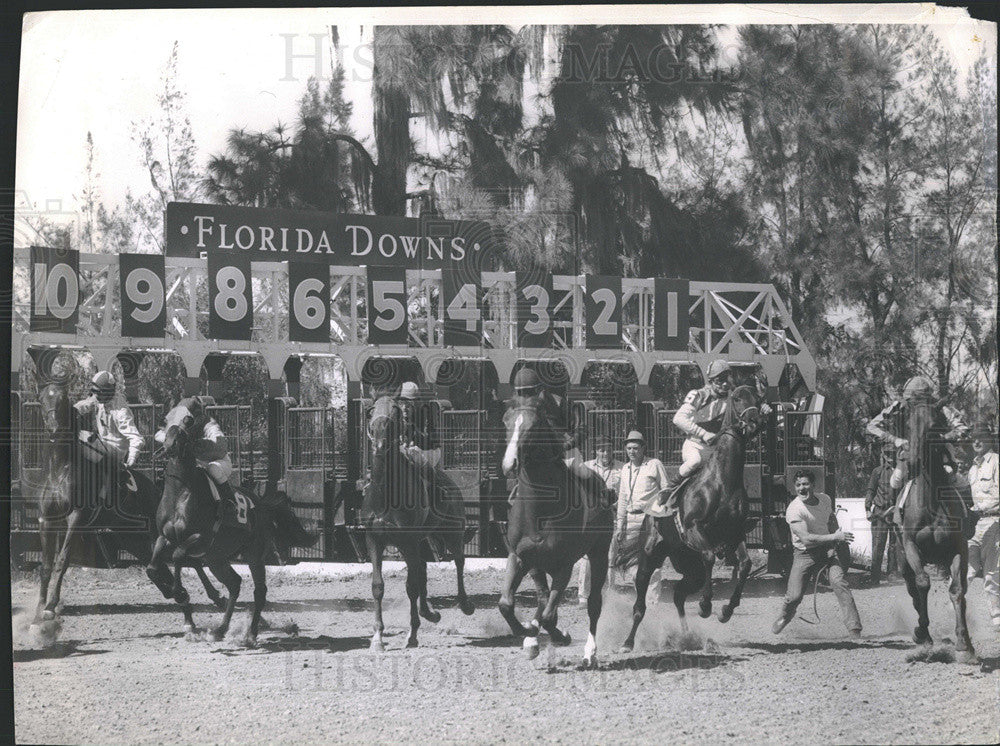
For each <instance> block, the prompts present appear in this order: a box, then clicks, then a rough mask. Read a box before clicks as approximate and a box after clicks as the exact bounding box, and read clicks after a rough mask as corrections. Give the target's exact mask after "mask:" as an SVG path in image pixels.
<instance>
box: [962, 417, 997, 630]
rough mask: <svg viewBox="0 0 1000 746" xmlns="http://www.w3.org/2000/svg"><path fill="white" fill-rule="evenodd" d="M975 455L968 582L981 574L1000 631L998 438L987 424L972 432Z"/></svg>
mask: <svg viewBox="0 0 1000 746" xmlns="http://www.w3.org/2000/svg"><path fill="white" fill-rule="evenodd" d="M971 437H972V450H973V451H974V452H975V454H976V456H975V458H974V459H973V461H972V467H971V468H970V469H969V486H970V487H971V489H972V502H973V506H974V507H973V509H974V511H975V513H976V515H977V516H978V518H979V521H978V522H977V523H976V533H975V535H974V536H973V537H972V538H971V539H970V540H969V580H972V579H974V578H975V577H976V576H977V575H979V574H982V576H983V585H984V587H985V590H986V602H987V603H988V604H989V610H990V617H991V618H992V619H993V626H995V627H998V628H1000V566H998V563H1000V545H998V542H1000V523H998V516H1000V481H998V474H997V471H998V469H997V464H998V458H997V451H996V435H995V434H994V433H993V432H992V429H991V428H990V426H989V425H988V424H987V423H985V422H977V423H976V426H975V427H974V428H973V429H972V436H971Z"/></svg>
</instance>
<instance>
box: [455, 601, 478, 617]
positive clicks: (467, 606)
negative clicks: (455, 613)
mask: <svg viewBox="0 0 1000 746" xmlns="http://www.w3.org/2000/svg"><path fill="white" fill-rule="evenodd" d="M458 608H460V609H461V610H462V613H463V614H465V615H466V616H472V614H473V612H474V611H475V610H476V605H475V604H474V603H472V601H463V602H462V603H460V604H459V605H458Z"/></svg>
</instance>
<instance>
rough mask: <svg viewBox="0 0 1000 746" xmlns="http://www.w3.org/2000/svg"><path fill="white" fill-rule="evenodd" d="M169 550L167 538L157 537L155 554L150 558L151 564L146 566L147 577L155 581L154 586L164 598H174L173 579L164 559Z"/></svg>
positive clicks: (154, 548)
mask: <svg viewBox="0 0 1000 746" xmlns="http://www.w3.org/2000/svg"><path fill="white" fill-rule="evenodd" d="M168 549H169V545H168V544H167V539H166V537H164V536H159V537H157V539H156V544H155V545H154V546H153V554H152V556H151V557H150V558H149V564H148V565H146V575H147V576H148V577H149V579H150V580H151V581H153V585H155V586H156V587H157V588H159V589H160V593H162V594H163V597H164V598H173V587H172V586H173V578H171V576H170V570H169V569H168V568H167V565H166V559H165V557H164V555H165V554H166V553H167V550H168Z"/></svg>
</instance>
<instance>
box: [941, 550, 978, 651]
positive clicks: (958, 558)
mask: <svg viewBox="0 0 1000 746" xmlns="http://www.w3.org/2000/svg"><path fill="white" fill-rule="evenodd" d="M968 571H969V557H968V555H967V554H966V553H965V552H962V551H959V552H958V553H957V554H956V555H955V556H954V557H952V560H951V585H950V586H949V588H948V591H949V592H950V594H951V603H952V605H953V606H954V607H955V652H957V653H958V659H959V660H960V661H961V662H962V663H978V659H977V657H976V649H975V648H974V647H973V646H972V638H970V637H969V627H968V625H966V623H965V592H966V591H967V590H968V587H969V579H968V577H967V576H966V573H967V572H968Z"/></svg>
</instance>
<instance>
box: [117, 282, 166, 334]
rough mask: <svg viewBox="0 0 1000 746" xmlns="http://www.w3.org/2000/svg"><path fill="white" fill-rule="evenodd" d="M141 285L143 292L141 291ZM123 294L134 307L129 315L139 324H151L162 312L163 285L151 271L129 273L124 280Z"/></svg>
mask: <svg viewBox="0 0 1000 746" xmlns="http://www.w3.org/2000/svg"><path fill="white" fill-rule="evenodd" d="M143 283H145V290H143V289H142V284H143ZM125 294H126V295H128V299H129V300H130V301H132V303H133V304H134V305H135V306H136V308H134V309H133V310H132V313H131V314H129V315H130V316H131V317H132V318H133V319H135V320H136V321H138V322H139V323H140V324H149V323H152V322H153V321H156V319H158V318H159V317H160V313H161V312H162V311H163V284H162V283H161V282H160V278H159V277H157V275H156V273H155V272H153V271H152V270H149V269H145V268H139V269H134V270H132V271H131V272H129V274H128V277H126V278H125ZM139 306H146V307H145V308H139Z"/></svg>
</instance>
